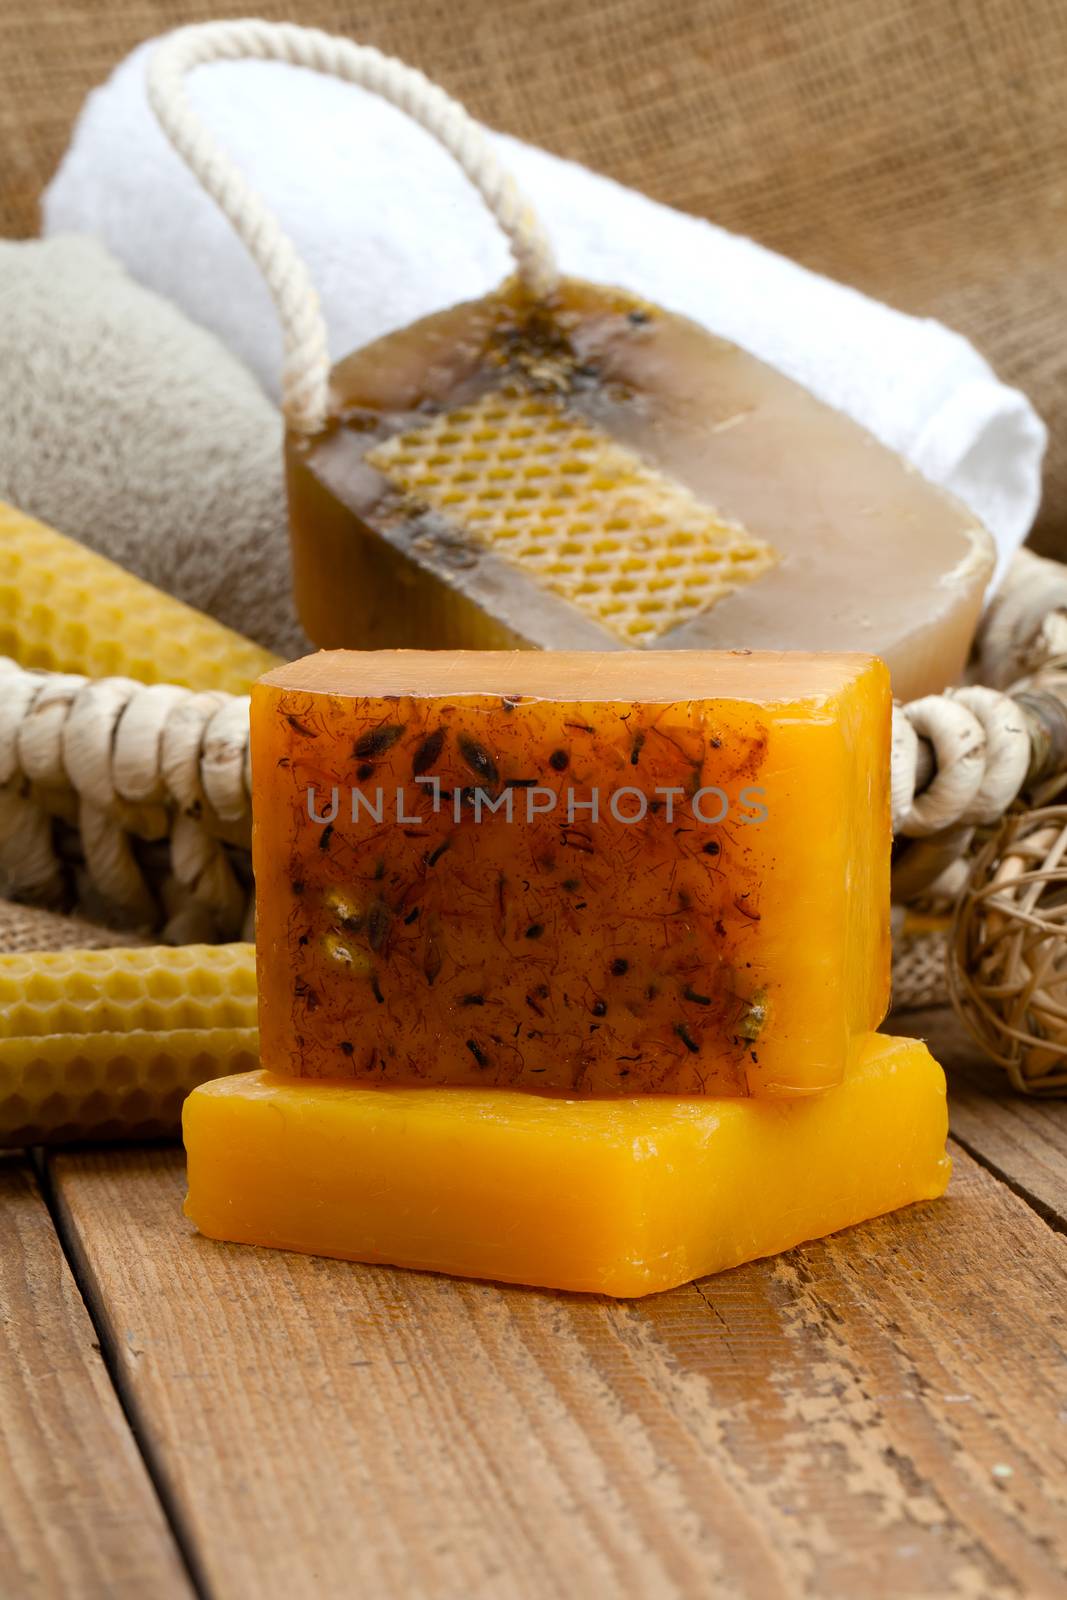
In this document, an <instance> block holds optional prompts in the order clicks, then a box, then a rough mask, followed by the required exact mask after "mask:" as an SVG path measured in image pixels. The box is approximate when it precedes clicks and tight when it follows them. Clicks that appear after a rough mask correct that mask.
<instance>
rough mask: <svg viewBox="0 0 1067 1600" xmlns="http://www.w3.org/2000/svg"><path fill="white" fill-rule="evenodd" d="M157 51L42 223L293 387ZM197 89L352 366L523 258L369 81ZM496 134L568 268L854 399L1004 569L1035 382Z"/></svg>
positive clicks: (132, 73) (98, 108) (447, 162)
mask: <svg viewBox="0 0 1067 1600" xmlns="http://www.w3.org/2000/svg"><path fill="white" fill-rule="evenodd" d="M151 48H152V44H151V43H149V44H148V45H143V46H141V47H140V48H139V49H138V50H137V51H135V52H134V54H133V55H132V56H130V57H129V58H128V59H127V60H126V61H124V62H123V63H122V64H121V65H120V66H119V67H118V68H117V70H116V71H115V73H114V74H113V75H112V77H111V79H110V80H109V81H108V82H107V83H106V84H105V85H104V86H103V87H102V88H100V89H97V90H96V91H95V92H94V93H93V94H92V95H91V96H90V98H89V100H88V102H87V104H86V106H85V109H84V111H83V112H82V115H81V118H80V120H79V122H78V125H77V128H76V131H75V134H74V139H73V143H72V145H71V148H70V150H69V151H68V152H67V154H66V156H65V158H64V160H63V163H62V165H61V166H60V169H59V171H58V173H57V175H56V177H55V178H54V180H53V182H52V184H51V186H50V188H49V190H48V192H47V194H46V196H45V200H44V227H45V232H46V233H56V232H66V231H76V232H88V233H93V234H97V235H99V236H100V237H102V238H103V239H104V240H105V242H106V243H107V244H108V246H109V247H110V248H111V250H112V251H113V252H114V253H115V254H116V255H117V256H118V257H119V258H120V259H121V260H122V261H123V262H124V263H125V264H126V266H127V268H128V269H129V271H130V272H131V273H132V274H133V275H134V277H136V278H138V279H140V281H141V282H142V283H145V284H147V285H149V286H150V287H151V288H153V289H156V290H158V291H160V292H162V293H164V294H166V295H168V296H169V297H170V298H171V299H172V300H174V301H176V302H177V303H178V304H179V305H180V306H181V307H182V308H183V309H184V310H185V311H186V312H187V313H188V314H189V315H190V316H192V317H193V318H195V319H196V320H197V321H199V322H201V323H203V324H204V325H205V326H206V327H208V328H211V329H212V330H213V331H214V332H215V333H217V334H218V335H219V336H220V337H221V338H222V339H223V340H224V341H225V343H226V344H228V345H229V346H230V348H231V349H232V350H233V351H234V352H235V353H236V354H237V355H239V356H241V357H242V358H243V359H244V360H245V361H246V362H247V363H248V364H249V365H250V366H251V367H252V368H253V370H254V371H255V372H256V373H257V374H258V376H259V377H260V379H261V381H262V382H263V384H264V386H265V387H266V388H267V390H268V392H269V393H270V394H272V395H276V394H277V392H278V376H279V373H280V368H281V344H280V337H279V332H278V327H277V322H276V318H275V313H274V310H273V307H272V305H271V302H270V299H269V296H268V293H267V290H266V288H265V286H264V284H263V282H262V280H261V278H260V276H259V273H258V271H257V269H256V268H255V266H254V265H253V263H252V261H251V260H250V258H249V257H248V255H247V254H246V252H245V250H244V247H243V246H242V245H241V243H240V242H239V240H238V239H237V237H236V235H235V234H234V233H233V231H232V229H231V227H230V225H229V223H228V222H227V221H226V220H225V218H224V217H223V216H222V214H221V213H220V212H219V211H218V210H217V209H216V207H215V205H214V203H213V202H212V201H211V200H210V199H208V197H207V196H206V195H205V194H204V193H203V191H202V190H201V189H200V188H199V187H198V185H197V183H196V180H195V179H194V178H193V177H192V176H191V175H190V174H189V173H188V172H187V171H186V169H185V167H184V166H183V164H182V162H181V161H180V159H179V158H178V156H177V155H175V153H174V152H173V151H172V150H171V148H170V146H169V145H168V144H167V142H166V140H165V139H164V137H163V135H162V133H161V132H160V130H159V128H158V126H157V125H156V123H155V120H154V118H153V116H152V113H151V111H150V110H149V107H148V104H147V100H146V96H145V68H146V59H147V53H148V51H150V50H151ZM190 93H191V97H192V100H193V103H194V105H195V106H196V107H197V108H198V110H199V112H200V114H201V116H202V118H203V119H204V121H205V123H206V124H207V126H208V127H209V128H211V129H212V130H213V131H214V132H215V133H216V135H217V136H218V138H219V140H220V141H221V143H222V144H223V146H224V147H225V148H226V149H227V150H228V152H229V153H230V154H231V155H232V156H233V157H234V158H235V159H236V160H237V162H238V163H239V165H240V166H241V168H242V170H243V171H244V172H245V174H246V175H247V177H248V178H249V180H250V181H251V183H252V184H253V185H254V186H255V188H256V189H257V190H258V191H259V192H260V193H261V194H262V195H263V196H264V197H265V198H266V199H267V200H268V201H269V203H270V204H271V206H272V207H273V208H274V209H275V210H276V212H277V214H278V216H279V218H280V220H281V222H282V225H283V226H284V228H285V229H286V231H287V232H288V233H289V234H290V236H291V237H292V239H293V240H294V242H295V244H296V246H297V249H298V250H299V252H300V253H301V254H302V256H303V257H304V260H305V261H306V262H307V264H308V267H309V269H310V272H311V276H312V279H313V281H314V283H315V285H316V287H317V289H318V291H319V293H320V296H321V298H322V303H323V308H324V311H325V315H326V320H327V325H328V328H329V334H330V348H331V354H332V356H333V357H334V358H335V359H336V358H337V357H340V356H342V355H344V354H346V353H347V352H348V351H350V350H352V349H355V348H357V347H358V346H360V345H363V344H365V343H367V342H368V341H369V340H371V339H374V338H376V337H378V336H379V335H381V334H383V333H386V332H389V331H391V330H392V329H394V328H397V327H400V326H403V325H404V324H405V323H407V322H410V321H412V320H413V319H414V318H416V317H421V316H425V315H426V314H428V313H430V312H432V311H437V310H440V309H441V308H443V307H445V306H447V305H451V304H454V303H455V302H456V301H459V300H465V299H470V298H472V297H474V296H477V295H480V294H483V293H485V292H486V291H487V290H488V289H490V288H491V287H492V286H493V285H494V284H496V283H498V282H499V281H500V279H501V278H502V277H504V276H505V275H506V274H507V273H508V271H509V270H510V267H511V262H510V257H509V255H508V253H507V248H506V245H505V243H504V241H503V239H502V237H501V236H500V235H499V234H498V233H497V232H496V229H495V226H494V224H493V222H492V220H491V218H490V217H489V215H488V213H487V212H486V211H485V209H484V206H483V204H482V202H481V200H480V199H479V198H478V196H477V195H476V194H475V192H474V190H473V189H472V188H471V187H470V185H469V184H468V182H467V180H466V179H465V178H464V177H463V175H462V174H461V172H460V171H459V169H458V168H457V167H456V166H455V165H454V163H453V162H452V160H451V158H450V157H449V156H448V155H447V154H446V153H445V152H444V151H443V150H442V149H441V148H440V147H439V146H438V145H437V144H436V143H435V142H434V141H433V139H431V137H430V136H429V135H428V134H427V133H425V132H423V130H422V129H420V128H419V127H417V126H416V125H415V124H414V123H413V122H411V121H409V120H408V119H407V118H406V117H405V116H404V115H403V114H402V113H401V112H399V111H397V110H395V109H394V108H393V107H392V106H390V105H388V104H386V103H385V102H384V101H383V100H380V99H378V98H377V97H376V96H374V95H372V94H370V93H368V92H367V91H365V90H362V89H358V88H355V87H352V86H351V85H348V84H345V83H341V82H339V81H336V80H334V79H331V78H326V77H321V76H319V75H317V74H313V73H311V72H308V71H304V70H302V69H300V68H297V67H291V66H287V65H282V64H278V63H272V62H234V63H224V64H219V65H214V66H211V67H208V68H205V69H204V70H202V71H200V72H198V73H196V74H195V75H194V77H193V78H192V80H191V83H190ZM491 137H492V140H493V143H494V145H495V146H496V149H497V153H498V156H499V158H500V160H501V162H502V163H503V164H504V165H505V167H507V168H508V169H509V170H510V171H511V172H512V173H513V174H514V176H515V178H516V180H517V181H518V183H519V184H520V186H521V187H522V189H523V190H524V191H525V193H526V194H527V196H528V197H529V199H530V200H531V201H532V202H533V204H534V206H535V207H536V208H537V210H538V212H539V213H540V215H541V217H542V220H543V222H544V224H545V226H546V229H547V231H548V233H549V235H550V237H551V238H552V240H553V242H554V244H555V246H556V250H557V254H558V257H559V260H560V264H561V267H562V268H563V270H564V271H565V272H567V273H571V274H574V275H577V276H579V277H586V278H591V279H594V280H598V281H600V282H603V283H614V284H619V285H622V286H623V287H625V288H628V289H631V290H634V291H636V292H637V293H639V294H642V295H645V296H646V297H647V298H649V299H651V300H653V301H656V302H658V303H659V304H661V305H663V306H665V307H668V308H669V309H671V310H674V311H679V312H682V313H684V314H685V315H687V316H690V317H692V318H694V319H695V320H696V321H697V322H700V323H702V324H703V325H704V326H705V327H707V328H709V329H711V330H712V331H713V332H715V333H717V334H720V335H723V336H724V337H726V338H728V339H732V340H733V341H734V342H735V343H737V344H739V345H742V346H744V347H745V348H746V349H748V350H750V351H752V352H753V353H754V354H755V355H757V356H759V357H760V358H761V359H763V360H764V361H767V362H770V363H771V364H772V365H774V366H776V367H778V368H779V369H780V370H781V371H783V372H785V373H787V374H788V375H789V376H790V377H792V378H794V379H796V380H797V381H798V382H800V383H802V384H804V385H805V386H806V387H807V388H808V389H810V390H811V391H812V392H813V393H815V394H816V395H818V396H819V397H820V398H821V399H822V400H825V401H827V402H828V403H830V404H831V405H835V406H837V407H839V408H840V409H841V410H843V411H846V412H848V413H850V414H851V415H852V416H853V417H854V418H855V419H856V420H857V421H858V422H860V423H862V424H863V425H864V426H866V427H867V428H869V429H870V431H871V432H872V433H874V434H875V435H876V436H877V437H878V438H880V439H881V440H882V441H883V442H884V443H885V444H887V445H890V446H891V447H892V448H894V449H896V450H898V451H899V452H900V453H901V454H902V455H904V456H905V457H907V458H908V459H909V460H910V461H911V462H912V463H913V464H914V465H915V466H916V467H917V468H918V469H919V470H920V471H921V472H923V473H924V474H925V475H926V476H927V477H928V478H930V479H932V480H933V481H934V482H936V483H940V484H942V485H944V487H945V488H947V489H949V490H951V491H953V492H954V493H955V494H956V495H957V496H958V497H959V498H960V499H961V500H962V501H964V503H965V504H966V505H968V506H969V507H970V508H971V509H972V510H973V511H974V512H975V513H976V514H977V515H978V516H979V517H980V518H981V519H982V521H983V522H984V523H985V524H986V526H987V527H988V528H989V529H990V531H991V532H992V534H993V535H994V537H995V539H996V541H997V546H998V551H999V556H1000V561H999V566H998V575H999V574H1000V573H1002V572H1003V569H1004V567H1005V565H1006V564H1007V561H1008V560H1009V559H1010V556H1011V554H1012V552H1013V551H1014V550H1015V549H1016V548H1017V547H1018V545H1019V544H1020V543H1021V542H1022V541H1023V539H1024V538H1025V537H1026V534H1027V532H1028V530H1029V528H1030V525H1031V523H1032V521H1033V517H1034V514H1035V512H1036V510H1037V506H1038V502H1039V499H1040V474H1041V459H1042V455H1043V452H1044V447H1045V440H1046V434H1045V428H1044V426H1043V424H1042V422H1041V421H1040V419H1039V418H1038V416H1037V415H1036V413H1035V412H1034V410H1033V408H1032V406H1031V405H1030V403H1029V401H1028V400H1027V399H1026V397H1025V396H1024V395H1022V394H1020V393H1019V392H1018V391H1017V390H1015V389H1011V388H1008V387H1007V386H1005V385H1004V384H1002V383H1000V382H999V381H998V380H997V378H996V375H995V374H994V372H993V370H992V368H991V367H990V366H989V364H988V363H987V362H986V361H985V360H983V358H982V357H981V356H980V355H979V354H978V352H977V351H976V350H975V349H974V348H973V346H972V345H970V344H969V343H968V342H967V340H965V339H963V338H962V337H961V336H960V335H959V334H956V333H953V332H952V331H951V330H949V329H948V328H945V327H944V326H942V325H941V324H940V323H938V322H934V321H931V320H926V319H920V318H916V317H911V316H906V315H904V314H903V313H901V312H899V311H894V310H892V309H891V308H890V307H888V306H885V305H882V304H880V303H878V302H877V301H873V300H870V299H868V298H867V297H866V296H864V295H862V294H859V293H858V292H857V291H855V290H853V289H850V288H846V287H844V286H842V285H840V284H836V283H833V282H831V281H830V280H829V279H826V278H823V277H820V276H818V275H817V274H815V273H812V272H809V271H807V270H806V269H804V268H802V267H799V266H797V265H796V264H795V263H794V262H791V261H789V260H786V259H785V258H784V257H782V256H779V255H775V254H774V253H773V252H772V251H769V250H765V249H763V248H762V247H761V246H759V245H757V244H754V243H753V242H752V241H751V240H749V239H744V238H739V237H738V236H736V235H734V234H730V233H727V232H725V231H724V230H723V229H721V228H717V227H715V226H713V225H712V224H711V223H709V222H705V221H703V220H701V219H699V218H696V217H691V216H687V215H684V214H683V213H681V212H678V211H674V210H672V209H670V208H669V207H667V206H663V205H659V204H657V203H655V202H654V201H652V200H649V199H648V198H646V197H645V196H644V195H641V194H638V193H635V192H634V191H633V190H630V189H626V188H623V187H622V186H621V185H619V184H617V183H614V182H612V181H611V180H609V179H607V178H604V177H600V176H598V175H597V174H595V173H592V172H589V171H588V170H586V169H585V168H584V167H581V166H578V165H576V164H574V163H573V162H568V161H562V160H560V159H558V158H557V157H555V156H551V155H548V154H547V153H546V152H545V151H543V150H539V149H535V148H533V147H531V146H529V145H525V144H522V143H520V142H519V141H517V140H515V139H511V138H508V137H506V136H504V135H501V134H493V135H492V136H491ZM709 159H713V156H712V154H711V153H710V152H709Z"/></svg>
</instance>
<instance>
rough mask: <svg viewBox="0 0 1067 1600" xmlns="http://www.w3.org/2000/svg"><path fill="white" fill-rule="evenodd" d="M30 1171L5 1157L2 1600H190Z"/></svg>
mask: <svg viewBox="0 0 1067 1600" xmlns="http://www.w3.org/2000/svg"><path fill="white" fill-rule="evenodd" d="M94 1338H95V1336H94V1334H93V1328H92V1324H91V1322H90V1321H89V1316H88V1313H87V1312H86V1309H85V1306H84V1304H83V1302H82V1299H81V1296H80V1295H79V1293H78V1290H77V1287H76V1286H75V1283H74V1280H73V1278H72V1277H71V1274H70V1269H69V1267H68V1266H67V1264H66V1262H65V1261H64V1259H63V1254H62V1251H61V1250H60V1247H59V1241H58V1239H57V1238H56V1234H55V1230H54V1228H53V1226H52V1219H51V1217H50V1216H49V1214H48V1209H47V1207H46V1205H45V1203H44V1201H43V1199H42V1198H41V1194H40V1192H39V1190H38V1187H37V1183H36V1179H35V1177H34V1174H33V1171H32V1169H31V1167H30V1166H29V1164H28V1162H26V1161H25V1160H23V1159H22V1158H21V1157H2V1156H0V1441H2V1443H0V1593H3V1594H4V1595H5V1596H10V1597H12V1600H16V1597H17V1600H22V1597H24V1596H26V1597H31V1596H32V1597H34V1600H36V1597H44V1596H49V1597H51V1596H55V1597H56V1600H80V1597H82V1596H86V1597H88V1596H92V1597H94V1600H95V1597H97V1596H100V1597H104V1596H108V1597H117V1600H122V1597H124V1596H128V1597H130V1600H143V1597H144V1596H146V1595H151V1596H153V1600H180V1597H188V1596H189V1595H191V1593H192V1590H191V1588H190V1586H189V1584H188V1581H187V1579H186V1577H185V1571H184V1568H183V1565H182V1562H181V1560H180V1558H179V1555H178V1551H177V1547H176V1546H175V1543H174V1540H173V1538H172V1536H171V1533H170V1531H169V1529H168V1527H167V1524H166V1521H165V1520H164V1517H163V1514H162V1511H161V1510H160V1506H159V1501H158V1500H157V1498H156V1494H155V1491H154V1489H153V1488H152V1484H151V1482H150V1481H149V1478H148V1474H147V1472H146V1471H145V1467H144V1463H143V1461H142V1460H141V1457H140V1455H139V1454H138V1450H137V1446H136V1444H135V1442H134V1438H133V1435H132V1434H131V1432H130V1430H129V1427H128V1426H127V1423H126V1419H125V1418H124V1417H123V1415H122V1410H121V1408H120V1406H119V1402H118V1399H117V1398H116V1395H115V1391H114V1389H113V1388H112V1386H111V1383H110V1381H109V1379H108V1375H107V1372H106V1371H105V1369H104V1364H103V1362H102V1360H101V1358H100V1353H99V1351H98V1349H97V1348H96V1345H95V1342H94Z"/></svg>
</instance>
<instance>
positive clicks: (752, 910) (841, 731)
mask: <svg viewBox="0 0 1067 1600" xmlns="http://www.w3.org/2000/svg"><path fill="white" fill-rule="evenodd" d="M889 719H890V696H889V687H888V679H887V674H886V671H885V668H884V667H883V665H882V664H881V663H880V662H877V661H875V660H873V659H872V658H870V657H868V656H855V655H825V656H816V655H803V654H799V653H798V654H784V653H783V654H764V655H760V654H739V653H729V652H726V653H715V652H711V651H707V652H705V651H649V652H639V651H619V652H609V653H607V654H592V653H590V654H586V653H567V652H560V653H556V652H551V653H549V652H531V651H509V652H493V651H468V652H455V653H452V652H445V651H380V652H366V653H358V652H348V651H338V652H322V653H320V654H319V655H316V656H309V657H307V658H306V659H305V660H303V661H300V662H297V663H295V664H293V665H291V666H286V667H280V668H277V669H276V670H274V671H273V672H270V673H268V674H267V675H266V676H265V677H264V678H262V679H261V680H260V681H259V683H258V684H257V685H256V686H255V688H254V689H253V694H252V769H253V813H254V826H253V864H254V868H255V875H256V886H257V939H256V943H257V960H258V972H259V1000H260V1043H261V1052H262V1062H263V1065H264V1066H265V1067H268V1068H270V1069H271V1070H273V1071H277V1072H284V1073H295V1074H302V1075H305V1076H307V1077H319V1078H333V1077H345V1076H351V1077H358V1078H363V1079H369V1080H372V1081H381V1082H397V1083H443V1084H457V1083H459V1084H475V1085H480V1086H487V1085H494V1086H508V1087H519V1088H541V1089H546V1088H551V1089H560V1090H565V1091H568V1092H574V1093H582V1094H603V1093H609V1094H613V1093H618V1092H620V1091H624V1092H637V1093H641V1092H650V1091H651V1092H658V1093H672V1094H734V1095H748V1094H752V1095H776V1094H781V1095H789V1094H804V1093H809V1092H812V1091H814V1090H819V1089H824V1088H826V1087H828V1086H829V1085H832V1084H835V1083H837V1082H838V1081H839V1080H840V1078H841V1075H842V1072H843V1070H844V1065H845V1060H846V1057H847V1053H848V1049H849V1045H850V1041H851V1039H852V1038H853V1036H854V1035H856V1034H859V1033H864V1032H866V1031H867V1030H869V1029H871V1028H874V1027H877V1025H878V1023H879V1022H880V1021H881V1020H882V1017H883V1016H884V1014H885V1009H886V1003H887V995H888V979H889V927H888V917H889V877H888V873H889V850H890V820H889V798H888V770H889Z"/></svg>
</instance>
